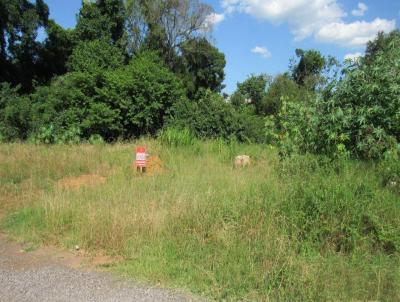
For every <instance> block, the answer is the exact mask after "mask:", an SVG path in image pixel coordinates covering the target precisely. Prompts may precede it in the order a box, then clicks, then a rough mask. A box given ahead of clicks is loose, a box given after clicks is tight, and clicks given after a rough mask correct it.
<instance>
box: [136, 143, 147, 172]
mask: <svg viewBox="0 0 400 302" xmlns="http://www.w3.org/2000/svg"><path fill="white" fill-rule="evenodd" d="M146 155H147V154H146V147H137V148H136V161H135V166H136V170H137V171H140V172H142V173H143V172H146Z"/></svg>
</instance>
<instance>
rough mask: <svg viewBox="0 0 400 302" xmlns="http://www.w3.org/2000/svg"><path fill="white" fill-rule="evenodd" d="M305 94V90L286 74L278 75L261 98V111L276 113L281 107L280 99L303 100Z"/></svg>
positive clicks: (305, 97)
mask: <svg viewBox="0 0 400 302" xmlns="http://www.w3.org/2000/svg"><path fill="white" fill-rule="evenodd" d="M307 94H308V92H307V90H306V89H305V88H303V87H301V86H299V85H298V84H296V83H295V82H294V81H293V80H291V79H290V78H289V77H288V75H286V74H283V75H278V76H276V77H275V78H274V80H273V81H272V83H271V85H270V86H269V88H268V91H267V93H266V94H265V96H264V97H263V99H262V112H263V113H264V114H266V115H276V114H278V112H279V111H280V109H281V104H282V99H288V100H290V101H291V102H304V101H305V100H306V99H307Z"/></svg>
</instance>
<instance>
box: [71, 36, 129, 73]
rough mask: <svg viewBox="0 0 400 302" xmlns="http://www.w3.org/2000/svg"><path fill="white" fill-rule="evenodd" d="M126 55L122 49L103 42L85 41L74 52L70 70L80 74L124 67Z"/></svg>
mask: <svg viewBox="0 0 400 302" xmlns="http://www.w3.org/2000/svg"><path fill="white" fill-rule="evenodd" d="M123 63H124V54H123V53H122V51H121V49H120V48H118V47H116V46H113V45H110V44H109V43H107V42H106V41H103V40H93V41H84V42H81V43H79V44H78V45H77V46H76V47H75V48H74V50H73V52H72V55H71V56H70V58H69V60H68V63H67V65H68V69H69V70H70V71H79V72H89V73H96V72H104V71H106V70H112V69H116V68H119V67H122V66H123Z"/></svg>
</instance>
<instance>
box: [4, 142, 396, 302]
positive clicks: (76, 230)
mask: <svg viewBox="0 0 400 302" xmlns="http://www.w3.org/2000/svg"><path fill="white" fill-rule="evenodd" d="M139 144H145V145H146V146H147V147H148V149H149V152H150V153H151V155H156V156H158V157H159V158H160V159H161V161H162V162H163V167H162V168H160V169H158V170H157V171H155V172H154V173H151V174H149V175H146V176H142V175H138V174H136V173H135V172H134V170H133V169H132V167H131V164H132V161H133V156H134V148H135V146H136V145H139ZM238 154H248V155H250V156H251V157H252V159H253V164H252V166H251V167H248V168H244V169H234V168H233V165H232V162H233V158H234V156H235V155H238ZM387 169H390V163H389V164H388V166H385V165H383V164H377V163H366V162H359V161H350V160H336V161H330V160H328V159H326V158H322V157H316V156H294V157H292V158H290V159H287V160H282V161H281V160H279V157H278V155H277V152H276V151H275V150H273V149H271V148H269V147H266V146H262V145H239V144H235V143H231V144H226V143H224V142H223V141H208V142H202V143H197V142H188V146H181V147H174V146H173V145H172V144H168V145H166V144H164V145H162V144H161V143H160V142H159V141H154V140H145V141H138V142H135V144H114V145H76V146H58V145H55V146H35V145H28V144H1V145H0V212H2V213H4V214H6V215H5V216H4V217H5V218H4V219H3V221H2V223H1V227H2V229H3V230H5V231H6V232H8V233H9V234H10V235H12V236H14V237H15V238H19V239H22V240H27V241H31V242H36V243H43V244H56V245H60V246H63V247H66V248H71V247H73V246H75V245H79V246H81V247H82V248H84V249H86V250H89V251H92V252H98V251H102V252H106V253H108V254H109V255H118V256H122V257H123V259H124V261H123V262H121V263H119V264H117V265H115V266H113V267H112V269H113V270H116V271H118V272H119V273H122V274H124V275H128V276H132V277H134V278H135V279H139V280H143V281H146V282H150V283H156V284H162V285H165V286H169V287H178V288H185V289H189V290H191V291H192V292H194V293H199V294H201V295H204V296H206V297H209V298H213V299H216V300H224V299H225V300H251V301H254V300H258V301H260V300H267V301H268V300H273V301H275V300H280V301H282V300H283V301H310V300H325V301H326V300H342V301H349V300H380V301H399V300H400V261H399V260H400V258H399V251H400V195H399V191H398V187H396V183H390V184H389V185H388V186H385V184H387V179H385V175H386V174H385V173H386V172H385V171H387ZM81 175H87V177H89V178H90V177H93V179H94V181H93V183H90V185H88V186H85V185H82V186H73V187H68V185H63V186H61V185H60V184H68V180H70V181H72V180H73V179H74V178H73V177H79V176H81ZM88 175H89V176H88ZM96 179H97V180H102V181H101V182H99V183H96Z"/></svg>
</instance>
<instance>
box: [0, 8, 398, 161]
mask: <svg viewBox="0 0 400 302" xmlns="http://www.w3.org/2000/svg"><path fill="white" fill-rule="evenodd" d="M211 13H212V8H211V7H210V6H209V5H207V4H204V3H202V2H200V1H199V0H97V1H83V2H82V7H81V9H80V11H79V13H78V15H77V24H76V27H75V28H74V29H63V28H62V27H61V26H59V25H58V24H57V23H56V22H55V21H54V20H51V19H50V18H49V8H48V6H47V5H46V3H45V2H44V1H43V0H37V1H28V0H11V1H5V0H0V14H1V15H0V28H1V31H0V83H1V87H0V140H6V141H10V140H17V139H29V140H32V141H37V142H46V143H56V142H74V141H80V140H81V139H92V138H93V137H95V138H102V139H105V140H107V141H112V140H116V139H121V138H122V139H125V138H132V137H138V136H140V135H145V134H150V135H156V134H157V132H158V131H159V130H161V129H162V128H164V127H173V128H177V129H181V128H187V129H188V130H189V131H191V132H193V133H194V134H195V135H197V136H198V137H204V138H210V137H222V138H225V139H227V140H231V139H235V140H240V141H249V142H267V143H270V144H276V145H277V146H279V148H280V150H281V154H283V155H284V154H286V155H289V154H291V153H293V152H314V153H324V154H329V155H332V156H342V155H354V156H358V157H363V158H377V157H381V156H382V155H383V154H386V153H387V152H389V151H390V150H394V149H396V148H398V146H399V139H400V138H399V135H400V130H399V125H400V117H399V107H400V105H399V103H400V89H399V87H400V76H399V61H400V52H399V49H400V47H399V46H400V45H399V44H400V33H399V31H393V32H392V33H389V34H384V33H380V34H379V35H378V36H377V38H376V39H375V40H374V41H371V42H369V43H368V45H367V49H366V53H365V56H364V57H362V58H360V59H358V60H356V61H352V62H346V63H345V64H344V66H341V65H340V64H339V62H338V61H337V60H336V59H334V58H332V57H324V56H322V55H321V53H320V52H319V51H317V50H302V49H297V50H296V52H295V57H294V58H293V59H292V60H291V61H290V64H289V68H288V71H287V72H286V73H284V74H280V75H277V76H274V77H273V76H270V75H268V74H260V75H250V76H249V77H248V79H246V80H245V81H244V82H242V83H238V85H237V89H236V91H235V92H234V93H233V94H232V95H231V96H227V95H225V96H222V95H221V93H222V90H223V88H224V85H223V82H224V77H225V74H224V67H225V64H226V62H225V56H224V54H223V53H221V52H220V51H219V50H218V49H217V48H216V47H215V46H213V45H212V43H210V41H209V37H210V34H211V30H212V27H211V24H209V22H208V20H209V19H208V17H209V16H210V14H211ZM39 33H41V34H39ZM43 33H44V37H43Z"/></svg>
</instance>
